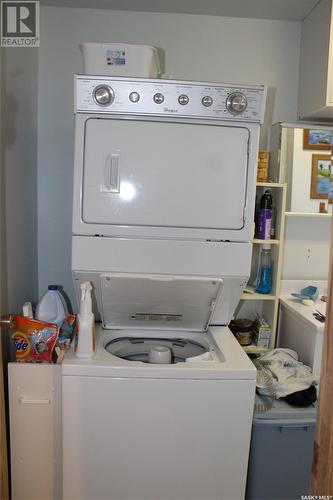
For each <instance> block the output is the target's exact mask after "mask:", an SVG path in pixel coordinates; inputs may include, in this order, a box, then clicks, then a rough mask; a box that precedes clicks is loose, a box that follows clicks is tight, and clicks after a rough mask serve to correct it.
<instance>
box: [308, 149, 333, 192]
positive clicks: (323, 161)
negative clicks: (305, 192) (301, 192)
mask: <svg viewBox="0 0 333 500" xmlns="http://www.w3.org/2000/svg"><path fill="white" fill-rule="evenodd" d="M330 179H331V155H312V170H311V191H310V198H311V199H315V200H317V199H326V200H327V198H328V193H329V187H330Z"/></svg>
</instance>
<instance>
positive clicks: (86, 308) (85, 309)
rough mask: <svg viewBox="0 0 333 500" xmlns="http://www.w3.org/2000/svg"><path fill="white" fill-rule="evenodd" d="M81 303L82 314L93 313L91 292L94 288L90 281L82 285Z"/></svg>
mask: <svg viewBox="0 0 333 500" xmlns="http://www.w3.org/2000/svg"><path fill="white" fill-rule="evenodd" d="M80 288H81V302H80V314H85V315H86V314H91V313H92V303H91V290H92V286H91V283H90V281H85V282H84V283H81V285H80Z"/></svg>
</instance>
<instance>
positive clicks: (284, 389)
mask: <svg viewBox="0 0 333 500" xmlns="http://www.w3.org/2000/svg"><path fill="white" fill-rule="evenodd" d="M255 365H256V367H257V368H258V370H257V391H258V392H259V394H265V395H268V396H271V397H274V398H276V399H279V398H282V397H285V396H288V394H293V393H294V392H298V391H303V390H304V389H308V387H310V386H311V385H312V384H314V383H316V380H315V378H314V376H313V374H312V370H311V368H310V367H309V366H306V365H304V364H303V363H301V362H300V361H298V354H297V352H296V351H293V350H292V349H285V348H278V349H273V350H272V351H269V352H267V353H265V354H263V355H262V356H260V357H259V358H257V359H256V360H255ZM261 368H263V369H261ZM268 379H269V380H268Z"/></svg>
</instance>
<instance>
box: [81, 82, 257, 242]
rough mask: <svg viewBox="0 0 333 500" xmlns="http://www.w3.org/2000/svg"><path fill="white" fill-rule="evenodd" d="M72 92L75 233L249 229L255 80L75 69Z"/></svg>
mask: <svg viewBox="0 0 333 500" xmlns="http://www.w3.org/2000/svg"><path fill="white" fill-rule="evenodd" d="M96 92H97V94H96ZM99 92H102V93H103V92H104V96H105V99H107V101H106V103H105V104H99V103H98V101H97V99H98V98H99ZM75 93H76V94H75V95H76V127H75V128H76V133H75V167H74V202H73V233H74V234H77V235H93V236H94V235H100V236H104V237H105V236H109V237H110V236H111V237H134V238H164V239H178V240H188V239H191V240H204V241H206V240H208V239H210V240H212V239H218V240H230V241H249V240H250V239H251V238H252V235H253V212H254V189H255V180H256V161H257V150H258V137H259V123H260V121H262V119H263V109H264V99H265V88H264V87H263V86H259V85H258V86H245V87H244V86H238V87H237V86H230V85H222V84H216V83H215V84H214V83H206V84H198V83H195V82H179V81H173V80H145V79H134V78H133V79H129V80H128V79H121V78H113V79H112V78H106V77H88V76H77V77H76V79H75ZM235 95H236V96H241V99H243V101H242V102H244V103H246V105H245V108H244V111H242V112H238V113H235V112H231V111H230V100H232V98H233V97H232V96H235Z"/></svg>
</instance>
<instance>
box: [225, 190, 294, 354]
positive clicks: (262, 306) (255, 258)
mask: <svg viewBox="0 0 333 500" xmlns="http://www.w3.org/2000/svg"><path fill="white" fill-rule="evenodd" d="M266 189H269V190H270V191H271V193H272V197H273V200H274V205H275V228H276V239H272V240H260V239H257V238H254V239H253V240H252V245H253V251H252V263H251V275H250V278H249V282H248V286H247V290H249V293H248V292H244V293H243V294H242V296H241V300H240V303H239V305H238V308H237V310H236V313H235V317H236V318H249V319H252V320H254V319H255V318H256V315H257V314H259V315H260V316H262V317H264V318H265V319H266V320H267V321H268V323H269V324H270V326H271V339H270V346H269V349H273V348H274V346H275V338H276V327H277V316H278V307H279V295H280V280H281V272H282V262H283V243H284V223H285V208H286V192H287V185H286V184H279V183H270V182H264V183H261V182H260V183H257V200H258V202H259V200H260V198H261V196H262V194H263V193H264V191H265V190H266ZM264 243H269V244H270V245H271V253H272V267H273V289H272V293H271V294H267V295H265V294H261V293H256V292H255V291H254V287H253V286H252V287H251V284H253V283H254V282H255V280H256V277H257V273H258V264H259V256H260V249H261V247H262V245H263V244H264ZM244 350H245V351H246V352H247V353H256V352H257V353H260V352H265V351H267V350H268V349H267V348H262V347H257V346H255V345H250V346H245V347H244Z"/></svg>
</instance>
